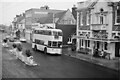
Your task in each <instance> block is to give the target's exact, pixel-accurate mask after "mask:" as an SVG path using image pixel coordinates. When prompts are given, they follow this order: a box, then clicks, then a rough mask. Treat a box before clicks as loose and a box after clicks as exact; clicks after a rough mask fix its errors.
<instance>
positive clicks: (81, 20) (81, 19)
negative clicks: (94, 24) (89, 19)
mask: <svg viewBox="0 0 120 80" xmlns="http://www.w3.org/2000/svg"><path fill="white" fill-rule="evenodd" d="M80 24H81V25H83V13H82V12H81V16H80Z"/></svg>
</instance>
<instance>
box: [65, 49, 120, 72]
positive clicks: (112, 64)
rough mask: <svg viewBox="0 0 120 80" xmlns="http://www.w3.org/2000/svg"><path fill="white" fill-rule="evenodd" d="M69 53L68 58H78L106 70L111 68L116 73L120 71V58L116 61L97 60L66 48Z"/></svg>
mask: <svg viewBox="0 0 120 80" xmlns="http://www.w3.org/2000/svg"><path fill="white" fill-rule="evenodd" d="M66 49H67V51H68V53H66V54H65V55H66V56H70V57H73V58H77V59H80V60H83V61H87V62H90V63H93V64H96V65H100V66H103V67H106V68H110V69H113V70H116V71H119V70H120V58H115V59H111V60H108V59H103V58H96V57H93V56H91V55H89V54H83V53H79V52H77V51H71V49H70V48H66ZM63 51H64V50H63Z"/></svg>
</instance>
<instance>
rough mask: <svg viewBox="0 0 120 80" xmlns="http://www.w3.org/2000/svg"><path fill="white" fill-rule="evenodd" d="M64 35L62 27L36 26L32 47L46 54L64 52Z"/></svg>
mask: <svg viewBox="0 0 120 80" xmlns="http://www.w3.org/2000/svg"><path fill="white" fill-rule="evenodd" d="M62 36H63V33H62V30H60V29H48V28H34V30H33V40H32V48H33V49H34V50H40V51H43V52H44V53H45V54H46V53H50V54H62V40H63V37H62Z"/></svg>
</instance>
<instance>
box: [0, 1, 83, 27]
mask: <svg viewBox="0 0 120 80" xmlns="http://www.w3.org/2000/svg"><path fill="white" fill-rule="evenodd" d="M0 1H1V2H0V24H5V25H10V24H11V22H12V21H13V19H14V17H15V16H16V15H17V14H21V13H23V12H25V10H28V9H30V8H40V7H41V6H44V5H48V6H49V7H50V8H51V9H59V10H67V9H70V10H71V8H72V7H73V5H74V4H75V5H77V2H80V1H84V0H0Z"/></svg>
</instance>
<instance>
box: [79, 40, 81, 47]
mask: <svg viewBox="0 0 120 80" xmlns="http://www.w3.org/2000/svg"><path fill="white" fill-rule="evenodd" d="M79 42H80V47H81V39H80V41H79Z"/></svg>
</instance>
